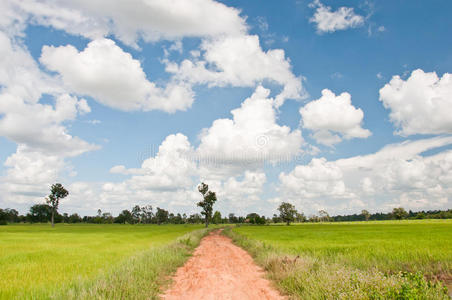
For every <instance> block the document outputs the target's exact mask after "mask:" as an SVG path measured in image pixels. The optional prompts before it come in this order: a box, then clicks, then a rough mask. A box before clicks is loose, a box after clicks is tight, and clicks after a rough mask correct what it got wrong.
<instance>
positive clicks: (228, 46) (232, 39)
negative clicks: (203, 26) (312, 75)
mask: <svg viewBox="0 0 452 300" xmlns="http://www.w3.org/2000/svg"><path fill="white" fill-rule="evenodd" d="M201 50H202V57H201V58H196V57H195V58H193V59H191V60H190V59H185V60H184V61H182V62H181V63H180V64H179V65H178V64H177V63H174V62H167V68H166V70H167V72H170V73H174V74H175V76H176V78H179V79H182V80H184V81H188V82H191V83H193V84H207V85H209V86H227V85H231V86H255V85H256V84H258V83H260V82H262V81H264V80H269V81H271V82H274V83H277V84H279V85H281V86H282V87H283V88H282V91H281V92H280V94H279V95H277V96H276V98H275V106H277V107H279V106H281V105H282V104H283V103H284V100H285V99H301V98H303V97H305V96H306V92H305V91H304V90H303V87H302V84H301V81H302V79H301V78H300V77H296V76H295V75H294V74H293V73H292V70H291V64H290V60H289V59H288V58H286V57H285V54H284V50H281V49H274V50H268V51H267V52H265V51H263V50H262V48H261V46H260V43H259V37H258V36H256V35H235V36H221V37H217V38H212V39H206V40H204V41H203V42H202V44H201Z"/></svg>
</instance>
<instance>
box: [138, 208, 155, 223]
mask: <svg viewBox="0 0 452 300" xmlns="http://www.w3.org/2000/svg"><path fill="white" fill-rule="evenodd" d="M153 218H154V213H153V212H152V206H151V205H146V206H143V207H142V208H141V220H142V222H143V223H145V224H150V223H152V219H153Z"/></svg>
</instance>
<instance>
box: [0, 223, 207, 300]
mask: <svg viewBox="0 0 452 300" xmlns="http://www.w3.org/2000/svg"><path fill="white" fill-rule="evenodd" d="M199 228H201V226H182V225H179V226H177V225H162V226H157V225H150V226H146V225H87V224H82V225H65V224H57V225H56V226H55V228H51V227H50V225H47V224H43V225H8V226H0V298H3V299H10V298H18V299H19V298H20V299H23V298H32V297H35V298H36V297H39V298H45V297H49V295H53V294H58V293H62V292H63V290H64V289H65V288H67V287H74V286H75V287H76V288H77V289H79V291H80V289H84V288H85V287H86V286H87V285H86V284H85V283H87V282H92V281H96V280H97V281H99V280H102V277H103V276H107V275H106V274H108V276H112V275H111V274H114V273H115V270H117V269H121V266H122V265H124V262H125V261H127V260H130V259H132V257H133V259H135V264H136V265H138V264H141V261H137V259H136V257H140V259H143V258H145V257H147V258H149V257H154V256H155V255H154V254H155V253H154V252H152V250H153V249H158V251H162V249H163V248H162V247H165V246H167V245H169V244H171V243H174V241H175V240H176V239H177V238H178V237H180V236H183V235H184V234H187V233H190V232H192V231H193V230H196V229H199ZM193 246H195V245H193ZM167 250H168V249H167ZM149 251H151V252H149ZM166 252H168V253H170V252H171V251H170V250H168V251H166ZM173 252H174V251H173ZM179 252H180V251H179ZM179 252H177V251H176V252H174V253H172V252H171V254H172V255H173V257H176V256H177V255H176V254H178V253H179ZM184 254H185V255H186V253H184ZM162 255H164V253H162V252H161V253H160V256H162ZM182 258H183V257H182ZM164 260H165V258H164V257H162V259H161V261H164ZM170 260H171V259H169V260H168V261H166V262H165V264H169V263H171V261H170ZM177 260H178V262H179V263H180V260H181V257H180V256H177ZM148 263H151V262H149V261H148ZM121 264H122V265H121ZM152 264H154V265H155V264H156V261H155V260H153V261H152ZM128 265H134V264H133V263H128ZM122 267H124V266H122ZM74 284H75V285H74ZM88 298H89V297H88Z"/></svg>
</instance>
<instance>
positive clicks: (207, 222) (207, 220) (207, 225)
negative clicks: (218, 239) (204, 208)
mask: <svg viewBox="0 0 452 300" xmlns="http://www.w3.org/2000/svg"><path fill="white" fill-rule="evenodd" d="M207 227H209V219H208V218H207V217H206V228H207Z"/></svg>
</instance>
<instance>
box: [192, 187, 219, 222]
mask: <svg viewBox="0 0 452 300" xmlns="http://www.w3.org/2000/svg"><path fill="white" fill-rule="evenodd" d="M198 191H199V192H200V193H201V194H202V197H203V201H200V202H198V204H197V205H198V206H199V207H201V208H202V212H201V215H203V216H204V223H205V224H206V227H208V226H209V221H210V219H212V211H213V204H214V203H215V202H216V201H217V195H216V194H215V192H212V191H209V186H208V185H207V184H205V183H204V182H202V183H201V184H200V185H199V186H198Z"/></svg>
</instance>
